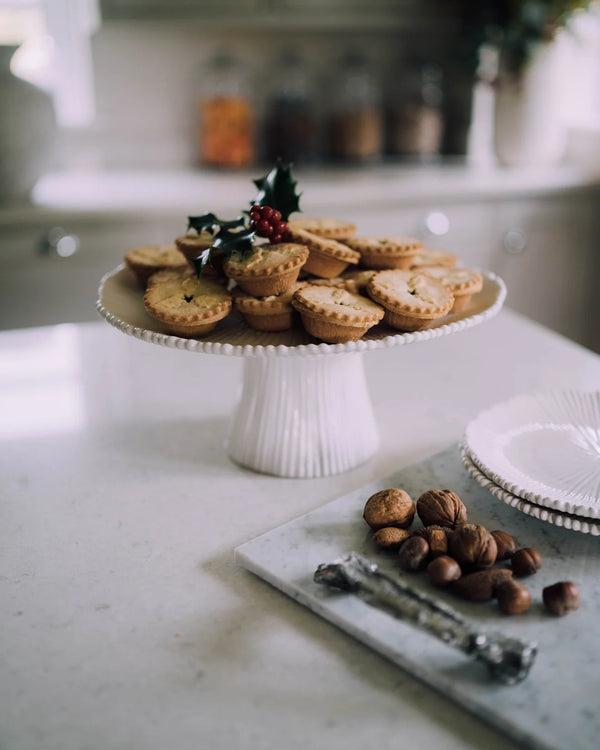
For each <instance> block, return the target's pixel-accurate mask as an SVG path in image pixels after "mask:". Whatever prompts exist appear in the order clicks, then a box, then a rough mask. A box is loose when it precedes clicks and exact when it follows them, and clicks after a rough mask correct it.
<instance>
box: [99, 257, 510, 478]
mask: <svg viewBox="0 0 600 750" xmlns="http://www.w3.org/2000/svg"><path fill="white" fill-rule="evenodd" d="M482 274H483V277H484V284H483V289H482V291H481V292H480V293H479V294H477V295H474V296H473V298H472V299H471V302H470V304H469V305H468V307H467V308H466V309H465V310H463V311H462V312H461V313H455V314H451V315H448V316H446V317H445V318H443V319H442V320H441V321H440V322H439V324H438V325H437V326H436V327H433V328H429V329H427V330H424V331H417V332H415V333H399V332H397V331H394V330H393V329H391V328H388V327H386V326H383V325H379V326H376V327H375V328H373V329H371V331H369V332H368V333H367V334H366V335H365V336H364V337H363V338H362V339H361V340H360V341H356V342H350V343H347V344H325V343H317V342H316V340H315V339H313V338H312V337H311V336H309V335H308V334H307V333H305V332H304V331H303V330H301V329H300V328H297V329H293V330H290V331H283V332H281V333H263V332H258V331H252V330H250V329H249V328H248V327H247V326H246V325H245V323H244V322H243V320H242V318H241V317H239V316H238V315H237V314H236V313H232V314H231V315H229V316H228V317H227V318H226V319H225V320H223V321H221V322H220V323H219V324H218V325H217V326H216V328H215V329H214V330H213V331H212V332H211V333H210V334H208V335H206V336H203V337H202V338H201V339H186V338H182V337H179V336H172V335H169V334H167V333H165V332H164V329H163V328H162V326H161V324H160V323H159V322H158V321H156V320H154V319H153V318H151V317H150V316H149V315H148V313H147V312H146V310H145V308H144V303H143V295H142V293H141V290H140V288H139V286H138V285H137V282H136V281H135V279H134V278H133V276H132V275H131V273H130V271H129V270H128V269H127V268H125V267H124V266H123V265H120V266H118V267H117V268H115V269H114V270H113V271H110V272H109V273H107V274H106V275H105V276H104V278H103V279H102V281H101V283H100V287H99V290H98V301H97V303H96V308H97V310H98V312H99V313H100V315H102V317H104V318H105V319H106V320H107V321H108V323H110V324H111V325H113V326H115V328H117V329H118V330H120V331H122V332H123V333H126V334H128V335H130V336H134V337H136V338H138V339H142V340H143V341H148V342H150V343H152V344H158V345H160V346H167V347H171V348H177V349H186V350H188V351H190V352H199V353H208V354H224V355H230V356H231V355H237V356H242V357H244V374H243V387H242V395H241V398H240V401H239V403H238V405H237V408H236V410H235V412H234V415H233V418H232V421H231V425H230V429H229V435H228V440H227V451H228V454H229V456H230V458H231V459H232V460H233V461H235V462H236V463H238V464H241V465H243V466H245V467H248V468H250V469H254V470H255V471H259V472H262V473H265V474H274V475H277V476H282V477H324V476H329V475H331V474H337V473H339V472H342V471H347V470H348V469H351V468H353V467H355V466H358V465H359V464H361V463H362V462H363V461H366V460H367V459H368V458H370V457H371V456H372V455H373V454H374V453H375V451H376V450H377V448H378V445H379V435H378V430H377V424H376V421H375V417H374V414H373V408H372V405H371V399H370V396H369V391H368V387H367V382H366V378H365V373H364V366H363V353H364V352H367V351H370V350H372V349H380V348H385V347H392V346H400V345H404V344H410V343H413V342H415V341H428V340H433V339H436V338H439V337H440V336H445V335H448V334H450V333H455V332H457V331H461V330H464V329H465V328H470V327H471V326H474V325H477V324H479V323H483V322H484V321H486V320H489V319H490V318H491V317H493V316H494V315H495V314H496V313H497V312H498V311H499V310H500V309H501V307H502V304H503V303H504V299H505V297H506V287H505V285H504V283H503V281H502V280H501V279H500V278H498V277H497V276H495V275H494V274H492V273H489V272H482Z"/></svg>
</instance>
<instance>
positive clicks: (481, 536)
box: [448, 523, 498, 570]
mask: <svg viewBox="0 0 600 750" xmlns="http://www.w3.org/2000/svg"><path fill="white" fill-rule="evenodd" d="M448 553H449V554H450V556H451V557H453V558H454V559H455V560H456V561H457V562H458V563H459V564H460V565H461V567H462V568H465V569H469V568H471V569H476V570H478V569H482V568H491V567H492V565H493V564H494V563H495V562H496V556H497V553H498V548H497V547H496V541H495V540H494V537H493V536H492V535H491V533H490V532H489V531H488V530H487V529H486V528H485V527H484V526H480V525H479V524H476V523H466V524H464V525H463V526H459V527H458V528H456V529H455V530H454V531H453V532H452V534H450V537H449V539H448Z"/></svg>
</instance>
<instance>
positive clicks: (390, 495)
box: [363, 488, 415, 531]
mask: <svg viewBox="0 0 600 750" xmlns="http://www.w3.org/2000/svg"><path fill="white" fill-rule="evenodd" d="M414 517H415V504H414V502H413V501H412V499H411V497H410V495H409V494H408V493H407V492H405V491H404V490H400V489H396V488H392V489H388V490H380V491H379V492H376V493H375V494H374V495H371V497H370V498H369V499H368V500H367V502H366V504H365V507H364V511H363V518H364V519H365V521H366V522H367V524H368V525H369V526H370V527H371V528H372V529H373V530H375V531H376V530H377V529H383V528H384V527H385V526H396V527H397V528H399V529H407V528H408V527H409V526H410V525H411V523H412V522H413V518H414Z"/></svg>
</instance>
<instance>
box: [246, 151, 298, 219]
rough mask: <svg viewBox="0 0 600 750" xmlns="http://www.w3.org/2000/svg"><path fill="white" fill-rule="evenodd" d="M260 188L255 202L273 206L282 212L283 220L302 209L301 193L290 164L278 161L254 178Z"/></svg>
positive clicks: (260, 204)
mask: <svg viewBox="0 0 600 750" xmlns="http://www.w3.org/2000/svg"><path fill="white" fill-rule="evenodd" d="M253 182H254V184H255V185H256V187H257V188H258V190H259V193H258V195H257V196H256V200H255V201H254V203H256V204H258V205H259V206H271V208H274V209H275V210H276V211H279V212H280V213H281V218H282V219H283V221H287V220H288V219H289V217H290V214H292V213H294V212H295V211H300V195H301V193H297V192H296V185H297V184H298V183H297V182H296V180H294V179H293V177H292V167H291V165H290V164H287V165H285V164H283V162H282V161H281V160H278V161H277V164H276V166H274V167H273V169H272V170H271V171H270V172H269V173H268V174H266V175H265V176H264V177H260V178H259V179H258V180H253Z"/></svg>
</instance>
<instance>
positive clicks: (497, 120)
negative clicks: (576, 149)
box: [494, 39, 567, 166]
mask: <svg viewBox="0 0 600 750" xmlns="http://www.w3.org/2000/svg"><path fill="white" fill-rule="evenodd" d="M562 55H563V47H562V44H561V43H560V40H559V39H557V40H555V41H553V42H548V43H540V44H538V45H537V46H536V47H535V49H534V50H533V53H532V55H531V56H530V58H529V59H528V61H527V63H526V65H525V68H524V69H523V70H522V71H521V72H520V73H518V74H514V73H510V72H504V71H503V70H502V66H501V72H500V75H499V77H498V85H497V89H496V97H495V106H494V151H495V154H496V157H497V159H498V161H499V162H500V164H503V165H505V166H549V165H552V164H556V163H557V162H559V161H560V160H561V158H562V156H563V155H564V152H565V148H566V142H567V130H566V127H565V125H564V123H563V121H562V118H561V112H560V109H561V91H562V87H561V75H562V71H561V60H562Z"/></svg>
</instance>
